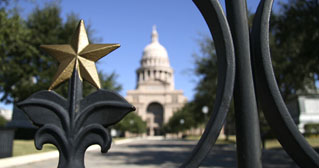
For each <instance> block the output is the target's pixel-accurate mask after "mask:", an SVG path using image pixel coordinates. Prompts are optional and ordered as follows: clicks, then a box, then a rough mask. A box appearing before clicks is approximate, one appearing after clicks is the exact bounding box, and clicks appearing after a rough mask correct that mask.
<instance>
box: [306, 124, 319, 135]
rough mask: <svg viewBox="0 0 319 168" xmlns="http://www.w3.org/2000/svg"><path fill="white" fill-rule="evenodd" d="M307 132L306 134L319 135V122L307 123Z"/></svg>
mask: <svg viewBox="0 0 319 168" xmlns="http://www.w3.org/2000/svg"><path fill="white" fill-rule="evenodd" d="M305 134H306V135H311V134H315V135H318V134H319V123H311V124H306V125H305Z"/></svg>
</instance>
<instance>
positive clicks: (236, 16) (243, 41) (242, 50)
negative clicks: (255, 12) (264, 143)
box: [226, 0, 262, 168]
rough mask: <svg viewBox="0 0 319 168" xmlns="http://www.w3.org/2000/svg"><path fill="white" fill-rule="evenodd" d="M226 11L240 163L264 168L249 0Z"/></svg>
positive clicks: (232, 4)
mask: <svg viewBox="0 0 319 168" xmlns="http://www.w3.org/2000/svg"><path fill="white" fill-rule="evenodd" d="M226 8H227V20H228V23H229V26H230V29H231V34H232V37H233V42H234V49H235V59H236V76H235V88H234V102H235V118H236V143H237V164H238V167H239V168H261V167H262V164H261V144H260V129H259V120H258V111H257V102H256V97H255V89H254V82H253V74H252V67H251V65H252V64H251V57H250V37H249V27H248V17H247V4H246V0H235V1H233V0H226Z"/></svg>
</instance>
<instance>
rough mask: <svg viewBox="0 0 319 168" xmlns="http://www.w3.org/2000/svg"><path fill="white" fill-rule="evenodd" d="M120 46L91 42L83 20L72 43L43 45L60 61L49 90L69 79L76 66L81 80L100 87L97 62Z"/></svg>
mask: <svg viewBox="0 0 319 168" xmlns="http://www.w3.org/2000/svg"><path fill="white" fill-rule="evenodd" d="M118 47H120V45H119V44H89V40H88V37H87V33H86V30H85V26H84V21H83V20H81V21H80V23H79V25H78V27H77V29H76V31H75V32H74V34H73V36H72V40H71V44H62V45H41V48H42V49H43V50H45V51H46V52H47V53H49V54H50V55H52V56H53V57H55V58H56V59H57V60H58V61H59V63H60V65H59V68H58V70H57V73H56V75H55V77H54V80H53V82H52V84H51V86H50V88H49V90H52V89H53V88H54V87H56V86H58V85H59V84H61V83H62V82H64V81H65V80H67V79H69V78H70V77H71V76H72V72H73V70H74V67H75V69H76V70H77V72H78V73H79V77H80V79H81V80H82V79H84V80H86V81H88V82H89V83H91V84H92V85H93V86H95V87H96V88H98V89H100V88H101V84H100V80H99V76H98V73H97V70H96V67H95V62H96V61H98V60H99V59H100V58H102V57H104V56H105V55H107V54H109V53H110V52H112V51H113V50H115V49H117V48H118Z"/></svg>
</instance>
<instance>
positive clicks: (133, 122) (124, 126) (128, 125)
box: [114, 112, 146, 134]
mask: <svg viewBox="0 0 319 168" xmlns="http://www.w3.org/2000/svg"><path fill="white" fill-rule="evenodd" d="M114 128H115V129H117V130H120V131H122V132H125V131H128V132H131V133H135V134H142V133H145V132H146V122H145V121H143V120H142V118H141V117H140V116H138V115H137V114H136V113H134V112H132V113H129V114H128V115H127V116H125V117H124V118H123V120H121V121H120V122H119V123H118V124H116V125H115V126H114Z"/></svg>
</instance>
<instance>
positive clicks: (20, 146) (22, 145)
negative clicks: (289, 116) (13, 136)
mask: <svg viewBox="0 0 319 168" xmlns="http://www.w3.org/2000/svg"><path fill="white" fill-rule="evenodd" d="M53 150H56V147H55V146H53V145H51V144H45V145H44V146H43V149H42V150H37V149H36V148H35V146H34V141H33V140H14V142H13V156H21V155H27V154H35V153H41V152H48V151H53Z"/></svg>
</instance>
